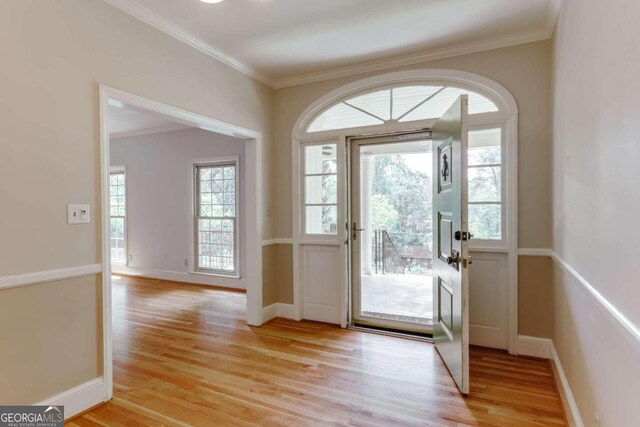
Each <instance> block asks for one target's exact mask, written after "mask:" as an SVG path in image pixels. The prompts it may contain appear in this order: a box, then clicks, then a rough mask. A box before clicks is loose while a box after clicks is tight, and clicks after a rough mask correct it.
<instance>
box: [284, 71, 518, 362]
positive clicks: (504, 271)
mask: <svg viewBox="0 0 640 427" xmlns="http://www.w3.org/2000/svg"><path fill="white" fill-rule="evenodd" d="M432 83H433V84H452V85H454V86H457V87H465V88H468V89H470V90H473V91H475V92H477V93H480V94H482V95H484V96H486V97H487V98H489V99H490V100H491V101H493V102H495V104H496V105H497V107H498V109H499V111H497V112H493V113H483V114H473V115H470V116H469V118H468V124H469V128H470V129H485V128H488V127H502V129H503V138H504V141H503V152H502V153H503V159H504V169H503V175H504V176H505V179H504V181H503V188H504V192H503V196H504V203H505V208H504V217H503V221H504V223H505V228H504V236H503V239H502V240H501V241H495V242H493V241H472V242H471V244H470V246H471V250H472V251H473V254H474V255H477V256H484V255H487V256H495V257H496V258H499V259H500V263H499V264H500V265H499V268H498V269H497V271H496V270H494V269H488V270H487V269H486V268H485V269H481V270H486V271H483V273H482V274H480V275H478V277H477V280H476V279H475V278H472V279H471V280H472V282H473V284H474V286H476V287H483V288H487V289H490V290H491V292H494V291H496V290H498V291H499V292H502V295H501V296H500V297H499V303H496V304H491V306H492V307H496V306H498V307H499V310H501V313H500V315H499V316H497V317H496V318H495V319H492V322H490V323H491V325H490V324H489V323H487V319H488V317H487V316H486V314H487V313H481V314H480V315H478V313H477V312H476V313H472V316H471V318H470V321H471V322H472V324H471V326H470V328H471V332H470V334H471V341H472V342H473V343H475V344H479V345H487V346H496V347H499V348H506V349H508V350H509V352H510V353H512V354H515V352H516V343H517V334H518V322H517V319H518V306H517V301H518V292H517V216H518V214H517V199H518V193H517V161H518V150H517V146H518V106H517V103H516V101H515V99H514V97H513V96H512V95H511V93H510V92H509V91H508V90H507V89H506V88H504V87H503V86H501V85H500V84H499V83H497V82H495V81H493V80H491V79H488V78H486V77H483V76H480V75H477V74H473V73H468V72H464V71H458V70H443V69H416V70H407V71H399V72H392V73H385V74H380V75H376V76H373V77H368V78H365V79H361V80H358V81H355V82H352V83H349V84H346V85H344V86H341V87H339V88H337V89H334V90H332V91H330V92H328V93H326V94H325V95H323V96H321V97H320V98H318V99H317V100H316V101H315V102H313V103H312V104H310V105H309V106H308V107H307V108H306V109H305V110H304V111H303V112H302V113H301V114H300V116H299V117H298V119H297V121H296V123H295V124H294V126H293V129H292V141H291V143H292V146H291V148H292V162H293V168H292V182H293V185H292V189H293V191H292V193H293V194H292V199H293V204H292V216H293V230H292V233H293V235H292V237H293V239H292V242H293V257H294V259H293V270H294V272H293V273H294V274H293V282H294V306H295V313H296V318H303V289H304V286H305V284H304V283H303V281H304V278H303V273H304V265H303V247H304V246H305V245H314V244H322V245H327V244H329V245H335V246H336V248H340V250H341V251H342V254H343V255H342V256H341V258H340V261H341V263H342V265H341V267H340V268H341V273H340V286H341V288H340V289H339V293H340V305H341V306H342V309H343V313H341V316H340V322H339V323H340V324H341V325H342V326H343V327H344V326H346V324H347V323H346V312H347V308H348V298H347V296H348V293H349V289H348V280H346V279H347V275H348V272H347V266H348V260H347V259H348V254H347V251H346V246H345V245H344V242H345V239H346V238H347V233H346V232H345V230H344V229H343V228H341V227H339V229H338V231H339V232H338V235H337V236H331V237H330V238H329V237H325V236H322V237H321V236H309V235H305V234H304V233H303V232H302V231H303V230H302V227H301V225H302V221H303V220H302V216H303V214H304V212H303V210H302V209H301V206H302V205H301V196H302V194H301V193H302V185H301V184H302V183H301V176H300V162H301V152H302V147H303V146H304V144H307V143H314V142H319V141H335V142H338V143H339V144H338V147H339V150H340V149H341V148H343V147H344V142H345V141H346V139H347V138H348V137H352V136H358V135H375V134H378V135H380V134H388V133H391V132H398V131H402V132H407V131H411V130H420V129H428V128H431V126H433V123H434V122H435V120H422V121H416V122H411V123H406V124H405V123H395V124H392V123H388V124H384V125H375V126H361V127H359V128H348V129H336V130H330V131H323V132H315V133H309V132H307V128H308V126H309V124H310V123H311V122H312V121H313V119H314V118H315V117H316V116H317V115H318V114H320V113H321V112H322V111H324V110H325V109H326V108H328V107H329V106H331V105H334V104H336V103H338V102H340V101H341V100H342V99H345V98H347V97H352V96H354V94H359V93H363V92H371V91H374V90H376V89H377V88H388V87H390V86H395V85H407V84H411V85H413V84H432ZM346 157H347V156H346V152H344V151H342V152H339V154H338V165H339V168H343V167H344V165H345V162H346ZM342 172H343V173H344V171H342ZM346 185H347V183H346V179H339V183H338V186H339V192H340V196H339V202H338V203H339V208H340V209H339V215H340V214H343V213H344V211H343V209H345V210H346V204H347V203H348V201H347V197H346V196H347V188H346ZM341 224H343V225H344V221H342V222H341ZM489 271H490V272H497V273H498V277H497V279H499V280H498V281H499V282H500V283H499V286H498V285H496V284H495V282H494V280H493V279H491V278H489V274H485V273H488V272H489ZM480 276H482V277H480ZM481 282H482V283H481ZM485 282H486V283H485ZM473 314H475V316H474V315H473ZM474 318H477V319H479V320H478V321H475V319H474ZM496 319H497V320H500V322H499V324H498V323H494V322H493V320H496ZM336 323H338V322H336ZM497 327H499V328H501V330H498V329H497Z"/></svg>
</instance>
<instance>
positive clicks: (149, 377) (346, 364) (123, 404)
mask: <svg viewBox="0 0 640 427" xmlns="http://www.w3.org/2000/svg"><path fill="white" fill-rule="evenodd" d="M245 301H246V296H245V295H244V294H243V293H240V292H234V291H227V290H220V289H213V288H207V287H203V286H197V285H189V284H183V283H173V282H165V281H159V280H150V279H139V278H128V277H114V281H113V305H114V309H113V310H114V312H113V318H114V320H113V322H114V323H113V337H114V343H113V344H114V379H115V392H114V398H113V399H112V400H111V401H109V402H108V403H106V404H104V405H102V406H100V407H98V408H95V409H94V410H92V411H89V412H87V413H85V414H83V415H81V416H79V417H77V418H75V419H73V420H71V421H70V422H68V424H67V425H70V426H97V425H101V426H147V425H151V426H160V425H172V426H173V425H175V426H186V425H198V426H227V425H228V426H236V425H256V426H258V425H259V426H282V425H285V426H308V425H312V426H319V425H350V426H405V425H406V426H459V425H477V426H561V425H566V424H565V418H564V413H563V409H562V404H561V401H560V397H559V394H558V391H557V389H556V386H555V382H554V378H553V373H552V370H551V367H550V365H549V362H548V361H545V360H537V359H529V358H521V357H513V356H510V355H508V354H506V353H504V352H501V351H496V350H489V349H483V348H473V349H472V352H471V394H470V396H469V397H466V398H463V397H462V396H461V395H460V394H459V393H458V391H457V389H456V387H455V385H454V383H453V381H452V380H451V378H450V377H449V375H448V373H447V370H446V368H445V367H444V365H443V364H442V361H441V360H440V358H439V357H438V355H437V352H436V351H435V349H434V348H433V346H432V345H431V344H429V343H425V342H421V341H414V340H409V339H402V338H395V337H388V336H383V335H376V334H371V333H365V332H358V331H351V330H344V329H340V328H338V327H335V326H331V325H326V324H321V323H315V322H307V321H304V322H294V321H290V320H285V319H275V320H273V321H272V322H270V323H268V324H266V325H264V326H262V327H259V328H253V327H249V326H247V325H246V323H245V314H244V312H245Z"/></svg>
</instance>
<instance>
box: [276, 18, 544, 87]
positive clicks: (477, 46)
mask: <svg viewBox="0 0 640 427" xmlns="http://www.w3.org/2000/svg"><path fill="white" fill-rule="evenodd" d="M554 22H555V21H554ZM551 31H553V29H551ZM551 34H552V32H550V31H549V28H548V23H547V25H545V28H542V29H537V30H533V31H527V32H523V33H517V34H510V35H507V36H501V37H495V38H490V39H485V40H480V41H477V42H472V43H464V44H459V45H454V46H449V47H444V48H440V49H434V50H430V51H428V52H422V53H417V54H410V55H402V56H396V57H393V58H387V59H381V60H377V61H370V62H365V63H362V64H358V65H349V66H346V67H340V68H334V69H332V70H328V71H320V72H317V73H309V74H302V75H299V76H293V77H285V78H281V79H277V80H276V81H275V84H274V88H275V89H282V88H285V87H290V86H298V85H303V84H308V83H314V82H319V81H323V80H331V79H336V78H340V77H349V76H355V75H357V74H363V73H370V72H375V71H383V70H389V69H392V68H397V67H404V66H407V65H415V64H419V63H421V62H428V61H434V60H436V59H444V58H451V57H454V56H460V55H468V54H471V53H478V52H483V51H487V50H492V49H499V48H503V47H509V46H515V45H518V44H524V43H531V42H535V41H540V40H546V39H549V38H551Z"/></svg>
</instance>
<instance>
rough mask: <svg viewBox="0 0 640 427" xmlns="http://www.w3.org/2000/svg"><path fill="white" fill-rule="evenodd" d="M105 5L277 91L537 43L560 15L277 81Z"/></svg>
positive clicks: (173, 27)
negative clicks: (535, 24) (539, 24)
mask: <svg viewBox="0 0 640 427" xmlns="http://www.w3.org/2000/svg"><path fill="white" fill-rule="evenodd" d="M104 1H105V2H107V3H108V4H110V5H112V6H113V7H116V8H118V9H120V10H122V11H123V12H125V13H127V14H129V15H131V16H133V17H135V18H137V19H139V20H141V21H142V22H145V23H147V24H149V25H151V26H152V27H154V28H156V29H157V30H160V31H162V32H164V33H166V34H168V35H170V36H171V37H173V38H175V39H177V40H179V41H181V42H183V43H185V44H187V45H189V46H191V47H192V48H194V49H197V50H199V51H200V52H202V53H204V54H206V55H208V56H210V57H211V58H213V59H215V60H217V61H220V62H222V63H223V64H226V65H228V66H230V67H231V68H233V69H235V70H237V71H239V72H241V73H243V74H246V75H247V76H249V77H251V78H253V79H255V80H257V81H259V82H261V83H264V84H265V85H267V86H269V87H271V88H274V89H281V88H285V87H290V86H298V85H303V84H308V83H314V82H319V81H324V80H330V79H335V78H340V77H348V76H354V75H357V74H363V73H370V72H375V71H383V70H389V69H392V68H398V67H403V66H408V65H414V64H419V63H422V62H428V61H434V60H437V59H445V58H451V57H455V56H460V55H468V54H472V53H478V52H484V51H488V50H493V49H499V48H504V47H509V46H515V45H519V44H524V43H531V42H535V41H540V40H547V39H550V38H551V36H552V35H553V31H554V29H555V24H556V21H557V19H558V15H559V12H560V6H561V3H562V1H561V0H553V1H552V2H551V8H550V10H549V11H548V14H547V22H546V23H545V25H544V27H543V28H538V29H534V30H529V31H524V32H520V33H515V34H507V35H504V36H498V37H491V38H486V39H483V40H478V41H473V42H469V43H460V44H456V45H452V46H447V47H442V48H438V49H431V50H429V51H427V52H420V53H414V54H409V55H401V56H394V57H389V58H385V59H380V60H374V61H367V62H363V63H360V64H354V65H348V66H345V67H339V68H334V69H332V70H328V71H319V72H315V73H308V74H301V75H297V76H289V77H284V78H280V79H273V78H272V77H270V76H268V75H267V74H265V73H263V72H261V71H260V70H258V69H256V68H254V67H251V66H249V65H247V64H245V63H243V62H241V61H240V60H238V59H237V58H235V57H233V56H232V55H230V54H228V53H226V52H223V51H222V50H220V49H219V48H217V47H214V46H213V45H211V44H209V43H207V42H205V41H204V40H202V39H201V38H199V37H197V36H195V35H194V34H192V33H191V32H189V31H187V30H186V29H184V28H182V27H180V26H179V25H177V24H175V23H174V22H172V21H171V20H169V19H166V18H164V17H163V16H160V15H159V14H157V13H155V12H153V11H151V10H149V9H147V8H145V7H143V6H141V5H139V4H137V3H135V2H133V1H130V0H104Z"/></svg>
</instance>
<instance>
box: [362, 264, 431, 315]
mask: <svg viewBox="0 0 640 427" xmlns="http://www.w3.org/2000/svg"><path fill="white" fill-rule="evenodd" d="M361 288H362V291H361V294H362V300H361V311H362V314H363V315H365V316H369V317H376V318H381V319H390V320H399V321H410V322H416V323H427V324H428V323H431V318H432V317H433V309H432V306H433V293H432V278H431V276H430V275H417V274H370V275H366V274H363V275H362V280H361Z"/></svg>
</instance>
